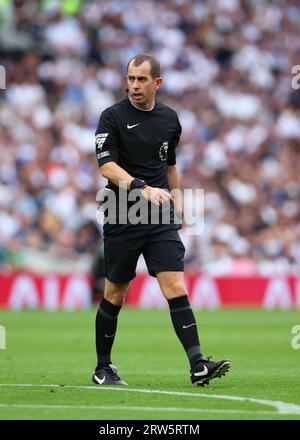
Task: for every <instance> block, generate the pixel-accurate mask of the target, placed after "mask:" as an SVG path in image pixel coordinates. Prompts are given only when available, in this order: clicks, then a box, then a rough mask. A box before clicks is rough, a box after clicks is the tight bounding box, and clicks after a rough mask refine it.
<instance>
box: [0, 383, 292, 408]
mask: <svg viewBox="0 0 300 440" xmlns="http://www.w3.org/2000/svg"><path fill="white" fill-rule="evenodd" d="M0 387H36V388H43V387H47V388H49V387H50V388H75V389H85V390H98V392H101V391H102V390H109V391H123V392H131V393H147V394H164V395H171V396H186V397H200V398H201V397H202V398H207V399H221V400H235V401H239V402H252V403H256V404H258V405H266V406H271V407H273V408H276V410H277V411H278V412H279V414H297V415H300V406H299V405H295V404H293V403H285V402H280V401H277V400H264V399H255V398H253V397H240V396H225V395H221V394H205V393H203V394H198V393H196V392H195V393H186V392H182V391H163V390H145V389H137V388H126V387H116V386H110V387H109V386H103V385H101V386H83V385H58V384H0Z"/></svg>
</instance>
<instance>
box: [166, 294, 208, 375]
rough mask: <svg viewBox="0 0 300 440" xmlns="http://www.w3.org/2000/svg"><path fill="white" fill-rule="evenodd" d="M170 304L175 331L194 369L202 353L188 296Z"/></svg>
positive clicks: (178, 298)
mask: <svg viewBox="0 0 300 440" xmlns="http://www.w3.org/2000/svg"><path fill="white" fill-rule="evenodd" d="M168 303H169V307H170V313H171V318H172V323H173V327H174V330H175V332H176V335H177V336H178V339H179V340H180V342H181V344H182V346H183V348H184V350H185V352H186V354H187V357H188V359H189V362H190V365H191V368H193V367H194V366H195V365H196V364H197V362H198V361H199V360H200V359H201V357H202V353H201V348H200V342H199V337H198V330H197V324H196V320H195V316H194V313H193V311H192V309H191V306H190V303H189V299H188V297H187V296H186V295H185V296H179V297H176V298H172V299H170V300H168Z"/></svg>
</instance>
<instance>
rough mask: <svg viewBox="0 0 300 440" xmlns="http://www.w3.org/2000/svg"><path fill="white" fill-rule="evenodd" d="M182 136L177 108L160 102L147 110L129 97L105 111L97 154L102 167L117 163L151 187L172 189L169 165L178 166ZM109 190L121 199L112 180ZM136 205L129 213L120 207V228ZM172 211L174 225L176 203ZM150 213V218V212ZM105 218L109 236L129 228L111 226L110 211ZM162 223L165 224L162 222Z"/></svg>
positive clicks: (130, 203)
mask: <svg viewBox="0 0 300 440" xmlns="http://www.w3.org/2000/svg"><path fill="white" fill-rule="evenodd" d="M180 135H181V125H180V122H179V120H178V116H177V113H176V112H175V111H174V110H173V109H171V108H170V107H168V106H166V105H164V104H162V103H161V102H156V103H155V106H154V108H153V109H152V110H150V111H143V110H139V109H138V108H136V107H134V106H133V105H132V104H131V102H130V101H129V99H128V98H125V99H123V100H122V101H120V102H118V103H117V104H114V105H113V106H111V107H109V108H107V109H106V110H104V111H103V112H102V114H101V116H100V120H99V124H98V127H97V130H96V155H97V159H98V163H99V166H102V165H104V164H105V163H107V162H115V163H117V164H118V165H119V166H120V167H121V168H123V169H124V170H125V171H127V172H128V173H129V174H130V175H131V176H133V177H135V178H139V179H143V180H145V182H146V183H147V184H148V185H150V186H153V187H158V188H165V189H170V188H169V185H168V181H167V165H175V164H176V154H175V148H176V147H177V144H178V142H179V138H180ZM106 188H109V189H112V190H113V191H114V192H115V193H116V196H117V200H118V199H119V194H120V193H119V188H118V187H117V186H116V185H114V184H113V183H112V182H110V181H108V184H107V185H106ZM123 191H124V190H123ZM126 197H127V196H126ZM145 203H148V207H150V202H147V201H145ZM133 204H134V202H128V206H127V208H126V210H125V211H123V210H119V206H118V204H117V206H116V215H117V223H118V225H119V220H120V218H122V217H123V216H125V217H126V216H127V213H128V211H127V210H128V209H129V208H130V206H132V205H133ZM153 208H154V207H153V206H152V209H153ZM120 209H121V208H120ZM155 209H158V210H159V211H160V213H161V212H162V209H167V207H166V208H161V207H160V208H155ZM170 209H171V224H172V223H173V222H174V215H173V214H174V213H173V206H172V204H171V206H170ZM148 214H149V216H150V210H149V213H148ZM105 217H106V219H107V221H106V224H105V225H104V233H105V235H107V234H112V233H120V232H122V230H125V229H126V228H127V226H128V224H127V226H126V225H122V226H121V227H120V225H119V226H117V227H116V226H115V225H114V224H111V223H112V222H111V218H110V215H109V214H107V212H106V213H105ZM126 218H127V217H126ZM159 224H160V225H162V220H161V219H160V221H159ZM174 226H175V225H174V224H173V227H174ZM131 227H132V225H131ZM169 228H170V225H169ZM176 229H178V226H176Z"/></svg>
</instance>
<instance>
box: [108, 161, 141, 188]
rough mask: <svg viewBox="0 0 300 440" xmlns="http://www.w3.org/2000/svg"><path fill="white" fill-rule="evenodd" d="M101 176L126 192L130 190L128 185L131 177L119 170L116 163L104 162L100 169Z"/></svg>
mask: <svg viewBox="0 0 300 440" xmlns="http://www.w3.org/2000/svg"><path fill="white" fill-rule="evenodd" d="M100 169H101V172H102V176H103V177H105V178H106V179H107V180H109V181H110V182H112V183H113V184H114V185H116V186H119V187H121V188H125V189H127V190H129V189H130V184H131V182H132V181H133V179H134V178H133V177H132V176H131V175H130V174H128V173H127V171H125V170H124V169H123V168H121V167H120V166H119V165H118V164H116V162H106V163H105V164H104V165H102V166H101V167H100Z"/></svg>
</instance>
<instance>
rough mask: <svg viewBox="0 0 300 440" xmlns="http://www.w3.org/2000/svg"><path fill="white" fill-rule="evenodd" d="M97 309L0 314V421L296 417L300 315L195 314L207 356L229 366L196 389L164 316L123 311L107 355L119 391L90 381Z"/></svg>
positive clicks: (228, 311)
mask: <svg viewBox="0 0 300 440" xmlns="http://www.w3.org/2000/svg"><path fill="white" fill-rule="evenodd" d="M95 313H96V309H95V308H94V309H92V310H88V311H76V312H65V311H58V312H46V311H41V310H37V311H22V312H13V311H4V310H2V311H0V325H2V326H4V327H5V329H6V349H1V350H0V384H1V385H0V419H94V420H95V419H96V420H108V419H113V420H137V419H141V420H201V419H277V420H278V419H300V374H299V371H300V369H299V365H300V349H299V350H295V349H293V348H292V345H291V340H292V337H293V335H292V327H293V326H294V325H296V324H300V315H299V311H296V310H290V311H279V310H276V311H264V310H255V309H223V310H218V311H200V310H198V311H196V312H195V314H196V318H197V322H198V327H199V330H200V338H201V343H202V347H203V351H204V352H205V354H207V355H209V354H211V355H213V359H215V360H220V359H223V358H226V357H228V358H229V359H230V360H231V363H232V366H231V370H230V372H229V373H228V374H227V375H226V376H225V377H223V378H222V379H214V380H213V381H212V382H211V383H210V385H209V386H208V387H205V388H202V387H197V388H196V387H192V386H191V383H190V380H189V366H188V363H187V360H186V357H185V353H184V351H183V349H182V347H181V345H180V343H179V341H178V340H177V337H176V336H175V333H174V331H173V329H172V325H171V320H170V316H169V313H168V311H167V310H139V309H130V308H124V309H123V310H122V312H121V314H120V318H119V324H118V333H117V338H116V341H115V345H114V349H113V356H112V359H113V362H114V363H115V364H116V365H117V366H118V367H119V374H120V376H121V377H122V379H124V380H125V381H126V382H128V385H129V386H128V388H126V389H125V388H123V389H119V388H118V389H111V388H110V389H107V388H105V387H104V388H102V387H98V388H97V387H96V385H94V384H92V382H91V373H92V370H93V368H94V366H95V352H94V320H95ZM16 384H19V385H21V386H16ZM45 385H52V386H45ZM62 385H64V386H62ZM86 387H91V388H86ZM154 391H155V392H154ZM163 391H167V392H168V393H162V392H163ZM249 398H250V400H249ZM251 399H253V400H251ZM261 400H263V401H267V402H261ZM274 401H275V402H283V403H286V404H292V405H294V406H288V405H283V406H282V405H281V404H280V403H277V404H276V403H274ZM276 405H277V406H276Z"/></svg>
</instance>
